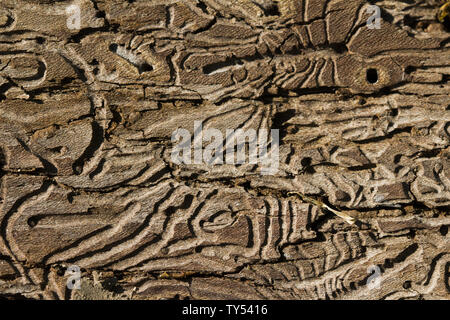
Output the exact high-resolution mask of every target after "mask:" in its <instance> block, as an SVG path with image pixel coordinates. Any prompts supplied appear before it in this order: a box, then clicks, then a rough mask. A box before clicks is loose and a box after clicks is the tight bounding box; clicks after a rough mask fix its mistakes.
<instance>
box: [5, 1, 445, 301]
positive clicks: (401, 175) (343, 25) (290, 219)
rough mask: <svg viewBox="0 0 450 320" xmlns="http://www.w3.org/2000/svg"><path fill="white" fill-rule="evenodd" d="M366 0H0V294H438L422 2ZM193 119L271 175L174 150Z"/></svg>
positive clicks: (439, 59) (438, 45)
mask: <svg viewBox="0 0 450 320" xmlns="http://www.w3.org/2000/svg"><path fill="white" fill-rule="evenodd" d="M411 2H414V4H412V3H411ZM376 4H377V5H378V6H379V7H381V8H382V21H381V25H380V29H376V28H375V29H370V28H368V26H367V21H368V20H369V18H370V16H371V13H369V12H368V11H367V8H368V6H369V5H370V3H368V2H367V1H363V0H354V1H347V0H331V1H325V0H302V1H299V0H279V1H271V0H267V1H266V0H255V1H250V0H235V1H231V0H170V1H163V0H151V1H144V0H142V1H118V0H91V1H89V0H80V1H78V2H71V1H59V2H57V3H53V2H52V1H46V0H40V1H38V0H34V1H32V0H17V1H16V0H2V2H1V4H0V178H1V180H0V187H1V191H2V192H1V195H0V208H1V209H0V295H1V296H3V297H14V296H21V297H27V298H40V299H42V298H43V299H69V298H71V299H90V298H105V299H160V298H180V299H181V298H191V299H328V298H331V299H355V298H357V299H399V298H411V299H419V298H426V299H448V298H450V241H449V240H450V235H449V233H448V226H449V225H450V217H449V216H448V214H447V212H448V208H450V142H449V135H450V132H449V123H450V111H449V109H450V99H449V96H450V84H449V75H450V42H449V37H448V32H447V31H446V30H445V29H444V27H443V26H442V25H441V24H439V23H438V22H437V21H436V13H437V11H438V8H439V5H440V4H442V2H439V1H433V0H426V1H425V0H415V1H408V4H406V3H403V2H400V1H377V2H376ZM71 5H75V6H77V8H79V9H80V11H79V12H80V13H81V19H80V23H81V24H80V28H79V29H77V28H76V29H72V28H69V26H70V23H72V22H70V21H69V22H68V19H71V17H72V13H71V12H66V8H67V7H68V6H71ZM200 121H201V122H202V124H203V130H204V132H205V130H207V129H217V130H219V131H220V132H221V133H222V135H223V137H225V136H226V130H227V129H229V130H230V129H231V130H237V129H243V130H250V129H255V130H261V129H267V130H269V131H270V129H278V130H279V135H280V143H279V144H280V145H279V165H278V167H277V169H278V170H277V172H276V173H275V174H269V175H267V174H263V171H261V170H264V165H263V164H261V163H258V164H251V163H249V162H248V161H247V162H245V163H243V164H239V165H232V164H216V165H208V164H205V163H195V164H194V163H192V164H177V163H176V162H174V161H173V157H172V156H171V155H172V151H173V148H174V146H175V145H174V142H173V140H172V139H171V137H172V135H173V133H174V132H175V131H176V130H177V129H178V128H182V129H185V130H188V131H190V133H191V134H193V133H194V126H195V125H196V123H199V122H200ZM275 149H276V146H275V145H274V144H272V145H271V146H270V148H269V151H268V152H269V153H271V154H274V152H275ZM332 211H335V212H338V213H342V214H343V215H348V216H351V217H353V218H354V219H355V220H356V221H357V222H356V223H355V224H353V225H350V224H347V223H346V222H345V221H344V220H343V219H342V218H340V217H339V216H337V215H334V214H333V212H332ZM70 266H78V267H80V268H81V271H82V282H81V289H78V290H70V289H69V288H67V285H66V284H67V279H68V273H67V272H66V269H67V268H68V267H70ZM370 270H378V271H377V272H379V275H380V277H379V279H380V280H381V283H380V286H379V288H373V287H372V285H371V284H370V283H369V282H368V281H369V280H371V279H372V278H373V276H372V275H371V273H370Z"/></svg>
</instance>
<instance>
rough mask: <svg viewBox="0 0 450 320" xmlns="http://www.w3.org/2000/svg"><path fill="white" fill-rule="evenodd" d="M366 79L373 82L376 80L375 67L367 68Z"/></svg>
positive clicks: (376, 72)
mask: <svg viewBox="0 0 450 320" xmlns="http://www.w3.org/2000/svg"><path fill="white" fill-rule="evenodd" d="M366 80H367V82H368V83H371V84H375V83H377V82H378V71H377V69H372V68H371V69H367V71H366Z"/></svg>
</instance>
